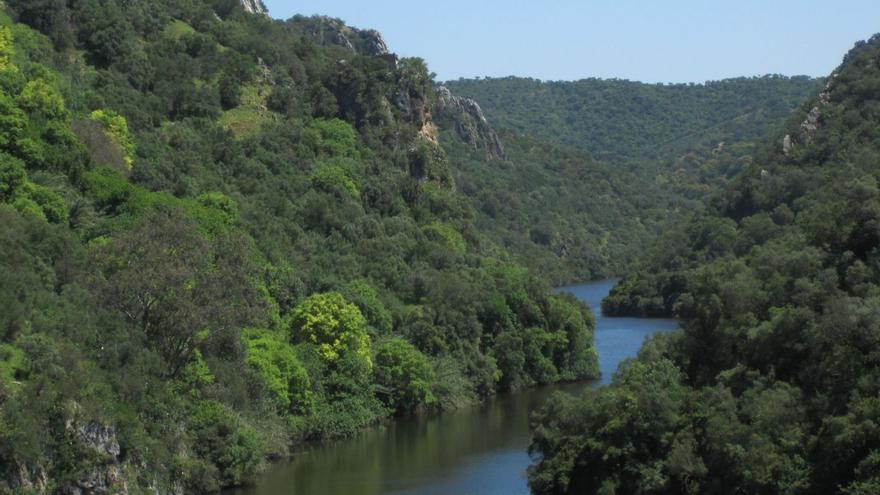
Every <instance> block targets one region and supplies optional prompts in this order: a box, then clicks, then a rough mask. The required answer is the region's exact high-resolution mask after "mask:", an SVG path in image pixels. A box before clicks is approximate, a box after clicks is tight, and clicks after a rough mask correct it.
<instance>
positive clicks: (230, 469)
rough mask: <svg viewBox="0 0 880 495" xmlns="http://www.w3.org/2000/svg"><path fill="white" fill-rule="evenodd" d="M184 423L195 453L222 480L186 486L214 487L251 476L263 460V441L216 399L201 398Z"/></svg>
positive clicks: (200, 488) (210, 488) (203, 488)
mask: <svg viewBox="0 0 880 495" xmlns="http://www.w3.org/2000/svg"><path fill="white" fill-rule="evenodd" d="M187 425H188V428H189V431H190V433H191V435H192V436H193V442H194V445H195V448H196V453H197V454H198V455H199V456H201V457H202V458H203V459H204V460H205V461H207V462H208V466H209V467H210V468H212V469H216V471H217V474H218V476H219V481H220V483H222V485H213V486H212V485H208V486H199V485H196V486H191V487H190V488H192V489H196V490H202V491H205V490H216V489H217V488H218V486H224V485H238V484H241V483H242V482H243V481H246V480H248V479H252V478H253V476H254V475H255V474H256V472H257V470H258V468H259V466H260V464H261V463H262V460H263V455H264V450H263V449H264V447H263V441H262V439H261V438H260V437H259V435H258V434H257V432H256V431H254V430H253V429H252V428H250V427H249V426H247V425H243V424H241V421H240V420H239V419H238V418H237V417H236V415H235V413H234V412H233V411H231V410H229V408H228V407H226V406H224V405H223V404H221V403H220V402H216V401H203V402H200V403H198V404H197V405H196V406H195V408H194V409H193V411H192V412H191V413H190V415H189V418H188V421H187Z"/></svg>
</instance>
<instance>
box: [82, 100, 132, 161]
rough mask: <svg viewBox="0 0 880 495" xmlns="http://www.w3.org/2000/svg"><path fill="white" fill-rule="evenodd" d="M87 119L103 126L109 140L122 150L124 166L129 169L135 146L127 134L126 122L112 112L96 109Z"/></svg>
mask: <svg viewBox="0 0 880 495" xmlns="http://www.w3.org/2000/svg"><path fill="white" fill-rule="evenodd" d="M89 118H90V119H91V120H93V121H95V122H98V123H100V124H101V125H103V126H104V129H105V131H106V132H107V135H108V136H109V137H110V139H112V140H113V142H115V143H116V144H118V145H119V146H120V147H121V148H122V152H123V159H124V160H125V165H126V167H128V168H129V169H131V167H132V165H133V164H134V154H135V145H134V140H133V139H132V137H131V135H130V134H129V132H128V122H127V121H126V120H125V117H123V116H122V115H119V114H118V113H116V112H114V111H113V110H108V109H98V110H95V111H94V112H92V113H91V114H89Z"/></svg>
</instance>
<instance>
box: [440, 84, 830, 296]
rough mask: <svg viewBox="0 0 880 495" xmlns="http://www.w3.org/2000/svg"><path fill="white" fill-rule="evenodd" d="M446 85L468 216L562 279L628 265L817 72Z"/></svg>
mask: <svg viewBox="0 0 880 495" xmlns="http://www.w3.org/2000/svg"><path fill="white" fill-rule="evenodd" d="M444 84H446V85H447V86H443V87H440V88H439V89H438V94H440V95H441V97H440V100H441V101H442V100H444V99H448V98H449V97H446V96H442V95H444V94H447V93H450V94H458V95H461V96H452V98H453V100H455V101H456V102H458V103H459V104H466V105H467V106H468V108H470V109H471V113H473V114H474V117H473V118H472V119H471V120H472V124H471V125H469V126H465V127H466V128H462V126H461V125H460V124H459V123H460V122H461V120H460V119H459V120H458V121H457V122H452V123H449V122H446V120H445V119H444V118H443V115H444V114H443V113H441V114H440V115H438V117H439V118H438V119H437V121H438V124H439V125H440V128H441V129H442V130H444V131H446V132H447V133H448V135H449V138H447V139H443V140H441V143H442V145H443V147H444V148H445V149H446V151H447V153H448V154H449V156H450V159H451V164H452V172H453V175H454V176H455V178H456V183H457V184H458V186H459V190H460V191H461V192H463V193H464V194H465V195H466V196H468V197H470V198H471V200H472V202H473V205H474V207H475V210H476V212H477V225H479V227H480V229H481V231H482V232H485V233H486V234H487V235H488V236H489V237H490V238H491V239H493V240H494V241H495V242H496V243H498V244H501V245H503V246H505V247H506V248H507V249H508V250H509V251H510V253H511V255H512V256H513V257H514V259H515V260H516V261H517V262H518V263H521V264H524V265H526V266H528V267H529V268H531V269H532V270H533V271H535V272H536V273H541V274H544V275H545V277H546V279H547V280H548V281H550V282H551V283H552V284H555V285H564V284H568V283H572V282H577V281H583V280H592V279H598V278H607V277H611V276H616V275H620V274H623V273H626V272H627V271H629V270H630V269H631V268H632V264H633V262H634V261H635V260H636V259H637V258H638V257H639V256H641V255H642V253H643V251H644V250H645V248H646V246H650V245H651V244H652V242H653V240H654V239H655V238H656V237H657V236H659V235H660V233H662V232H664V231H665V230H667V228H668V227H669V226H670V225H671V224H672V223H674V222H675V221H677V220H678V218H679V217H680V215H681V214H682V213H683V212H689V211H691V210H692V209H693V208H697V207H699V204H700V200H701V199H702V198H704V197H705V196H706V195H707V194H710V193H711V192H712V191H717V190H719V189H720V188H722V187H724V185H725V184H727V182H728V181H729V180H730V179H731V178H732V177H734V176H735V175H736V174H737V173H739V172H740V171H741V170H743V169H745V168H746V167H748V165H749V164H750V163H751V162H752V160H753V154H754V153H755V151H756V148H757V143H759V137H760V136H762V135H763V133H765V132H766V130H767V129H769V128H770V127H771V126H773V125H777V126H778V125H781V124H782V123H783V121H784V120H785V119H786V118H787V117H788V116H789V115H790V114H791V112H792V111H794V109H795V108H796V106H797V105H798V104H799V103H801V102H802V101H804V100H805V99H806V97H807V95H808V94H809V93H810V92H811V91H812V90H814V89H816V90H818V84H819V82H818V81H816V80H813V79H809V78H805V77H796V78H786V77H777V76H767V77H762V78H741V79H731V80H726V81H719V82H711V83H706V84H703V85H693V84H692V85H656V84H642V83H635V82H630V81H618V80H607V81H605V80H597V79H591V80H584V81H577V82H570V83H569V82H546V83H545V82H539V81H535V80H530V79H520V78H505V79H480V80H459V81H453V82H449V83H444ZM447 87H448V89H447ZM469 97H473V98H469ZM480 122H484V124H483V126H485V125H489V126H491V129H480V126H479V125H478V124H477V123H480ZM496 131H497V132H496ZM456 135H458V136H459V137H460V138H461V139H455V138H454V137H455V136H456ZM481 136H484V137H481ZM486 136H488V137H486ZM499 136H500V137H499ZM487 145H491V146H488V147H487Z"/></svg>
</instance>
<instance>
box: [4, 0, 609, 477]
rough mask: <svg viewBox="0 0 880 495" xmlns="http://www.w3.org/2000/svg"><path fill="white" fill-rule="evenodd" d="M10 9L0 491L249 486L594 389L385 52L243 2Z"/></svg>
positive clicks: (381, 46) (575, 324) (324, 21)
mask: <svg viewBox="0 0 880 495" xmlns="http://www.w3.org/2000/svg"><path fill="white" fill-rule="evenodd" d="M3 5H4V7H3V13H2V14H0V114H2V117H0V273H2V274H3V275H2V277H0V492H5V491H10V490H11V491H15V492H28V493H83V492H89V493H94V492H97V493H101V492H113V493H116V492H123V491H131V492H140V491H156V492H161V493H182V492H201V491H215V490H217V489H219V488H221V487H223V486H231V485H237V484H242V483H246V482H248V481H249V480H252V479H253V478H254V476H255V475H256V474H257V473H258V472H259V471H260V470H261V469H262V467H263V466H264V465H265V463H266V462H267V461H268V460H272V459H277V458H278V457H281V456H284V455H287V454H288V453H289V451H290V447H291V446H292V445H297V444H299V443H302V442H306V441H312V440H320V439H325V438H329V437H334V436H341V435H349V434H352V433H353V432H356V431H357V430H358V429H359V428H362V427H364V426H366V425H370V424H373V423H376V422H377V421H381V420H383V419H385V418H389V417H392V416H395V415H406V414H418V413H422V412H426V411H433V410H438V409H449V408H455V407H458V406H461V405H463V404H467V403H470V402H474V401H478V400H480V399H482V398H484V397H486V396H488V395H491V394H493V393H495V392H496V391H501V390H510V389H515V388H518V387H526V386H531V385H535V384H540V383H550V382H555V381H559V380H574V379H581V378H587V377H591V376H595V375H596V373H597V371H596V370H597V365H596V355H595V351H594V349H593V344H592V325H593V320H592V315H591V314H590V312H589V309H588V308H587V307H586V306H585V305H582V304H580V303H578V302H577V301H575V300H574V299H573V298H570V297H562V296H553V295H550V293H549V288H548V286H547V285H545V282H544V281H543V279H542V278H539V277H536V276H535V275H533V274H531V273H530V272H528V270H526V269H525V268H523V267H521V266H519V265H517V264H515V263H513V262H511V261H510V258H509V256H508V255H507V254H506V252H505V251H504V250H503V249H502V248H500V247H499V246H498V245H497V244H495V243H493V242H492V241H491V240H490V239H488V238H487V237H486V236H485V235H483V234H482V233H481V232H480V229H479V228H478V226H477V225H476V223H475V221H474V219H475V217H476V214H475V212H474V210H473V208H472V207H471V204H470V201H469V200H468V199H467V198H466V197H465V196H463V195H462V194H460V193H458V192H456V187H455V182H454V177H453V173H452V171H451V169H450V164H449V161H448V158H447V156H446V154H445V152H444V150H443V149H442V147H441V146H440V144H439V141H438V139H439V138H440V136H439V135H438V132H437V130H436V127H435V125H434V123H433V121H432V120H431V113H432V109H433V105H434V104H435V101H434V98H433V96H432V94H433V90H432V88H433V85H434V83H433V81H432V80H431V76H430V74H429V73H428V71H427V69H426V67H425V64H424V63H423V61H421V60H420V59H414V58H408V59H400V58H398V57H397V56H395V55H394V54H392V53H390V52H388V51H387V47H385V43H384V41H383V40H382V39H381V36H379V35H378V33H375V32H374V31H364V30H358V29H355V28H351V27H348V26H345V25H344V23H342V22H341V21H338V20H334V19H328V18H322V17H315V18H303V17H297V18H294V19H291V20H289V21H286V22H281V21H274V20H271V19H269V18H268V17H267V16H266V15H265V10H264V8H263V6H262V4H261V3H260V2H258V1H239V0H210V1H200V0H187V1H170V0H157V1H151V2H128V1H116V0H77V1H63V0H62V1H58V0H37V1H34V0H26V1H25V0H9V1H7V2H4V4H3Z"/></svg>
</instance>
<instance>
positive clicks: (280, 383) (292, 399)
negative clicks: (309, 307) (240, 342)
mask: <svg viewBox="0 0 880 495" xmlns="http://www.w3.org/2000/svg"><path fill="white" fill-rule="evenodd" d="M244 343H245V354H246V357H245V362H247V364H248V365H249V366H251V367H252V368H254V369H255V370H256V371H257V373H259V375H260V377H261V378H262V379H263V380H264V382H265V386H266V388H267V389H268V390H269V392H270V393H271V394H272V397H273V400H274V401H275V404H276V405H277V406H278V408H279V410H281V411H284V412H290V413H293V414H305V413H308V412H309V411H310V410H311V408H312V406H313V397H312V391H311V382H310V379H309V375H308V373H307V372H306V370H305V368H304V367H303V366H302V364H300V362H299V358H297V356H296V352H295V351H294V349H293V346H291V345H290V344H289V343H288V342H287V339H286V338H285V337H284V336H280V335H278V334H277V333H274V332H272V331H270V330H258V329H253V330H248V331H246V332H245V336H244Z"/></svg>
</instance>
